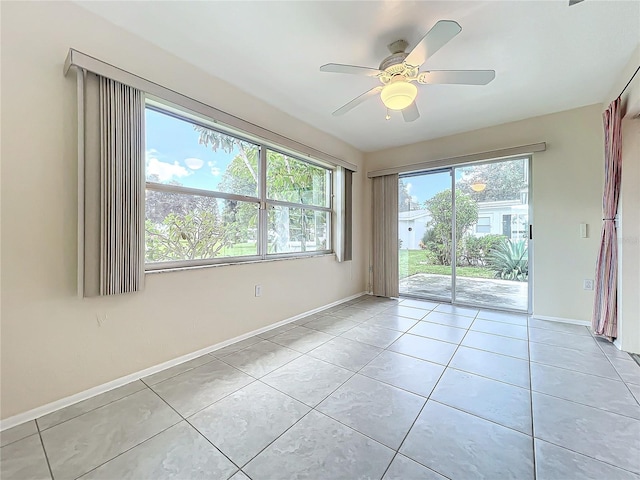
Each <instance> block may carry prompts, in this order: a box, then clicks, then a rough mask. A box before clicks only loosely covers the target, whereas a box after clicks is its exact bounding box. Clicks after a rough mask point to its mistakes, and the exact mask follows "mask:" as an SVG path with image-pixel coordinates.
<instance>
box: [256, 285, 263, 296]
mask: <svg viewBox="0 0 640 480" xmlns="http://www.w3.org/2000/svg"><path fill="white" fill-rule="evenodd" d="M261 295H262V285H256V297H259V296H261Z"/></svg>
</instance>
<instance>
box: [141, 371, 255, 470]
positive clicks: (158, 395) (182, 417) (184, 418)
mask: <svg viewBox="0 0 640 480" xmlns="http://www.w3.org/2000/svg"><path fill="white" fill-rule="evenodd" d="M257 381H258V380H257V379H254V381H253V382H250V383H248V384H247V385H245V386H243V387H241V388H239V389H238V390H236V391H234V392H232V393H230V394H229V395H232V394H233V393H236V392H237V391H239V390H242V389H243V388H245V387H247V386H249V385H251V384H253V383H255V382H257ZM145 385H146V384H145ZM147 388H148V389H149V390H151V391H152V392H153V393H154V394H155V395H156V396H157V397H158V398H159V399H160V400H162V401H163V402H164V403H165V404H166V405H167V406H168V407H169V408H170V409H171V410H173V411H174V412H175V413H176V415H178V416H179V417H180V418H181V419H182V420H181V421H185V422H186V423H187V424H188V425H189V426H191V428H193V429H194V430H195V431H196V432H198V435H200V436H201V437H202V438H204V439H205V440H206V441H207V442H208V443H209V444H211V446H213V448H215V449H216V450H217V451H218V452H220V454H222V455H223V456H224V457H225V458H226V459H227V460H229V461H230V462H231V464H232V465H233V466H235V467H236V468H237V469H238V470H241V468H240V467H239V466H238V464H237V463H236V462H234V461H233V460H231V459H230V458H229V457H228V456H227V455H226V454H225V453H224V452H223V451H222V450H220V449H219V448H218V447H217V446H215V445H214V444H213V442H211V440H209V439H208V438H207V437H206V436H205V435H204V434H203V433H202V432H201V431H200V430H198V429H197V428H196V427H195V425H193V424H192V423H191V422H190V421H189V420H188V418H186V417H184V416H183V415H182V414H181V413H180V412H178V411H177V410H176V409H175V408H173V406H171V404H169V402H167V401H166V400H165V399H164V398H162V397H161V396H160V394H159V393H158V392H156V391H155V390H154V389H153V388H151V387H150V386H149V385H147ZM229 395H225V396H224V397H222V398H220V399H219V400H216V401H215V402H213V403H212V404H211V405H213V404H214V403H217V402H219V401H220V400H222V399H223V398H227V397H228V396H229ZM211 405H208V406H207V407H205V408H208V407H210V406H211ZM202 410H204V409H201V410H199V411H198V412H200V411H202ZM198 412H195V413H193V414H192V415H189V417H192V416H193V415H195V414H196V413H198ZM178 423H180V422H177V423H175V424H174V425H172V426H175V425H177V424H178ZM169 428H171V427H169ZM145 441H146V440H145ZM236 473H237V472H233V474H232V475H230V476H229V477H227V478H231V477H232V476H233V475H235V474H236Z"/></svg>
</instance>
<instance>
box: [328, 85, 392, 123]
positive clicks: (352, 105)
mask: <svg viewBox="0 0 640 480" xmlns="http://www.w3.org/2000/svg"><path fill="white" fill-rule="evenodd" d="M382 88H383V87H381V86H380V87H374V88H372V89H371V90H368V91H366V92H364V93H363V94H362V95H360V96H358V97H356V98H354V99H353V100H351V101H350V102H349V103H347V104H346V105H343V106H342V107H340V108H339V109H338V110H336V111H335V112H333V116H334V117H339V116H340V115H344V114H345V113H347V112H348V111H349V110H352V109H354V108H355V107H357V106H358V105H360V104H361V103H362V102H364V101H365V100H368V99H369V98H371V97H375V96H376V95H377V94H378V93H380V92H381V91H382Z"/></svg>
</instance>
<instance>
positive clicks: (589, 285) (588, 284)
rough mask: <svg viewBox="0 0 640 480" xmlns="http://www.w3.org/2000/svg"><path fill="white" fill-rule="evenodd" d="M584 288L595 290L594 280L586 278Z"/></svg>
mask: <svg viewBox="0 0 640 480" xmlns="http://www.w3.org/2000/svg"><path fill="white" fill-rule="evenodd" d="M582 288H584V289H585V290H593V280H591V279H590V278H585V279H584V283H583V286H582Z"/></svg>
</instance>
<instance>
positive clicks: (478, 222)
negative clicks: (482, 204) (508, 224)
mask: <svg viewBox="0 0 640 480" xmlns="http://www.w3.org/2000/svg"><path fill="white" fill-rule="evenodd" d="M481 218H482V219H487V220H489V222H488V223H487V224H484V223H480V219H481ZM491 220H492V218H491V215H483V216H482V217H478V221H477V222H476V228H475V230H476V231H475V233H479V234H481V235H484V234H490V233H491V227H492V222H491ZM478 227H489V231H488V232H480V231H478Z"/></svg>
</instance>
